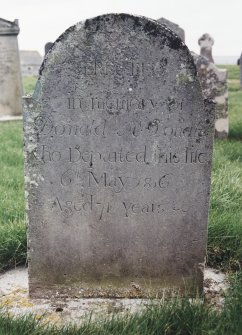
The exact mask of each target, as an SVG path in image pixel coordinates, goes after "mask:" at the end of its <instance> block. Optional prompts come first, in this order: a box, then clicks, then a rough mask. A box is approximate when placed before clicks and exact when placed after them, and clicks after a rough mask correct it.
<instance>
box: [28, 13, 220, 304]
mask: <svg viewBox="0 0 242 335" xmlns="http://www.w3.org/2000/svg"><path fill="white" fill-rule="evenodd" d="M24 104H25V109H24V133H25V184H26V200H27V205H26V214H27V223H28V248H29V292H30V295H31V296H33V297H41V296H42V297H50V296H58V297H60V296H81V297H108V298H110V297H114V298H122V297H126V298H134V297H136V298H145V297H146V298H147V297H162V296H163V293H164V290H166V291H169V290H175V291H179V292H184V291H187V292H190V293H192V292H194V290H195V292H197V291H201V290H202V287H203V268H204V261H205V256H206V241H207V223H208V206H209V192H210V176H211V162H212V146H213V135H214V104H213V103H211V102H209V101H207V100H204V98H203V95H202V91H201V88H200V84H199V81H198V78H197V76H196V67H195V65H194V62H193V59H192V56H191V54H190V52H189V50H188V48H187V47H186V46H185V45H184V43H183V42H182V41H181V39H180V38H179V37H178V36H177V35H176V34H174V33H173V32H172V31H171V30H170V29H167V28H166V27H165V26H164V25H160V24H159V23H158V22H156V21H153V20H150V19H147V18H145V17H139V16H132V15H128V14H108V15H103V16H98V17H96V18H93V19H89V20H86V21H84V22H81V23H78V24H77V25H75V26H73V27H70V28H69V29H68V30H66V32H64V33H63V34H62V35H61V36H60V37H59V38H58V39H57V41H56V42H55V44H54V45H53V47H52V49H51V51H50V52H49V53H48V54H47V55H46V57H45V61H44V63H43V65H42V68H41V70H40V77H39V79H38V82H37V85H36V88H35V92H34V94H33V97H29V98H25V102H24Z"/></svg>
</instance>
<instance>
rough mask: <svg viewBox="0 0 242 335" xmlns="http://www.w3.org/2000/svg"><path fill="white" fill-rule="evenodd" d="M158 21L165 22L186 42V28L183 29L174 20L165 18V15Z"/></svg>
mask: <svg viewBox="0 0 242 335" xmlns="http://www.w3.org/2000/svg"><path fill="white" fill-rule="evenodd" d="M157 22H159V23H161V24H165V25H166V26H167V27H168V28H170V29H171V30H172V31H174V32H175V33H176V34H177V36H179V37H180V39H181V40H182V41H183V42H184V43H185V30H184V29H182V28H181V27H180V26H179V25H178V24H176V23H174V22H172V21H169V20H167V19H165V18H164V17H161V18H160V19H158V20H157Z"/></svg>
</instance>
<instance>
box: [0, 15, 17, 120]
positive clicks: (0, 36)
mask: <svg viewBox="0 0 242 335" xmlns="http://www.w3.org/2000/svg"><path fill="white" fill-rule="evenodd" d="M18 33H19V26H18V20H15V21H14V22H10V21H7V20H4V19H1V18H0V116H6V115H10V116H15V115H21V114H22V95H23V90H22V80H21V72H20V60H19V50H18V40H17V35H18Z"/></svg>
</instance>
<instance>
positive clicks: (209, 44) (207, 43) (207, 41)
mask: <svg viewBox="0 0 242 335" xmlns="http://www.w3.org/2000/svg"><path fill="white" fill-rule="evenodd" d="M198 44H199V45H200V55H201V56H204V57H206V58H207V59H208V60H209V62H211V63H214V60H213V55H212V48H213V45H214V39H213V38H212V37H211V36H210V35H209V34H203V35H202V36H201V37H200V38H199V39H198Z"/></svg>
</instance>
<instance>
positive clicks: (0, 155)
mask: <svg viewBox="0 0 242 335" xmlns="http://www.w3.org/2000/svg"><path fill="white" fill-rule="evenodd" d="M0 171H1V176H2V178H0V190H1V197H0V270H1V269H4V268H9V267H12V266H15V265H18V264H22V263H25V261H26V227H25V224H24V185H23V141H22V126H21V122H11V123H2V124H1V125H0Z"/></svg>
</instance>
